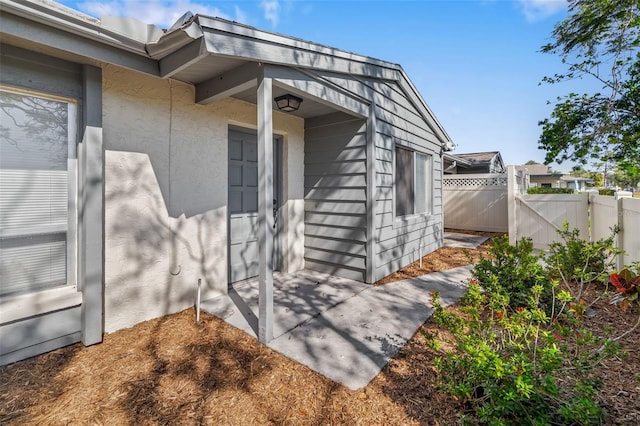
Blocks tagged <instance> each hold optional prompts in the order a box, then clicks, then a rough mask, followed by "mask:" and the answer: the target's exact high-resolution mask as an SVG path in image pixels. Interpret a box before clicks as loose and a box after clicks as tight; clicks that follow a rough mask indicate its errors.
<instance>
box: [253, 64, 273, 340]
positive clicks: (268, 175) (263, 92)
mask: <svg viewBox="0 0 640 426" xmlns="http://www.w3.org/2000/svg"><path fill="white" fill-rule="evenodd" d="M271 98H272V80H271V78H266V77H265V76H264V69H261V70H260V72H259V76H258V105H257V106H258V108H257V110H258V265H259V266H258V270H259V272H258V285H259V296H258V297H259V298H258V305H259V307H258V340H259V341H260V342H261V343H265V344H266V343H269V341H270V340H271V339H272V338H273V262H272V255H273V238H274V229H273V121H272V119H273V112H272V100H271Z"/></svg>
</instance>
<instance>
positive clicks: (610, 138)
mask: <svg viewBox="0 0 640 426" xmlns="http://www.w3.org/2000/svg"><path fill="white" fill-rule="evenodd" d="M552 36H553V42H552V43H549V44H547V45H545V46H543V47H542V51H543V52H545V53H551V54H557V55H560V56H561V57H562V61H563V63H565V64H566V65H567V67H568V69H567V72H566V73H564V74H556V75H555V76H553V77H545V78H544V80H543V81H544V82H546V83H551V84H555V83H559V82H562V81H567V80H573V79H582V78H588V79H595V81H597V82H598V83H599V84H601V87H602V89H601V91H600V92H597V93H584V94H578V93H570V94H568V95H566V96H564V97H561V98H558V99H557V101H558V103H557V104H556V105H555V108H554V110H553V112H552V114H551V117H550V118H548V119H545V120H543V121H541V122H540V125H541V126H542V135H541V136H540V140H539V147H540V148H541V149H544V150H546V151H547V154H546V157H545V161H546V162H547V163H550V162H552V161H556V162H558V163H561V162H562V161H564V160H572V161H578V162H581V163H583V164H585V163H586V162H587V161H588V160H589V159H603V158H605V157H606V158H608V159H611V160H615V161H622V162H635V164H636V166H637V165H638V163H639V160H638V159H639V158H640V1H639V0H570V1H569V16H568V17H567V18H566V19H565V20H564V21H562V22H560V23H559V24H558V25H556V27H555V29H554V31H553V33H552Z"/></svg>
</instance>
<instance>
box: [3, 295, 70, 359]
mask: <svg viewBox="0 0 640 426" xmlns="http://www.w3.org/2000/svg"><path fill="white" fill-rule="evenodd" d="M0 336H1V338H0V365H5V364H10V363H12V362H16V361H19V360H22V359H25V358H29V357H32V356H36V355H40V354H43V353H45V352H49V351H51V350H54V349H57V348H61V347H63V346H67V345H71V344H73V343H77V342H79V341H80V338H81V336H80V306H75V307H72V308H69V309H63V310H60V311H55V312H51V313H47V314H44V315H39V316H37V317H32V318H27V319H25V320H21V321H16V322H13V323H10V324H4V325H2V326H0Z"/></svg>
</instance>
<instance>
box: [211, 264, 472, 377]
mask: <svg viewBox="0 0 640 426" xmlns="http://www.w3.org/2000/svg"><path fill="white" fill-rule="evenodd" d="M471 268H472V267H471V266H464V267H460V268H455V269H450V270H448V271H442V272H435V273H431V274H428V275H424V276H422V277H419V278H412V279H407V280H402V281H397V282H394V283H390V284H386V285H383V286H378V287H373V286H370V285H367V284H363V283H360V282H357V281H352V280H347V279H344V278H338V277H335V276H331V275H327V274H322V273H318V272H313V271H307V270H303V271H299V272H297V273H295V274H282V273H276V274H274V295H273V299H274V339H273V340H272V341H271V342H270V343H269V347H271V348H273V349H274V350H276V351H278V352H280V353H281V354H283V355H285V356H287V357H288V358H291V359H293V360H296V361H298V362H300V363H302V364H305V365H306V366H308V367H309V368H311V369H313V370H315V371H317V372H318V373H320V374H322V375H324V376H326V377H329V378H330V379H332V380H334V381H336V382H338V383H341V384H343V385H344V386H346V387H348V388H350V389H359V388H361V387H363V386H366V385H367V384H368V383H369V382H370V381H371V380H372V379H373V378H374V377H375V376H376V375H377V374H378V373H379V372H380V370H382V368H383V367H384V366H385V365H386V363H387V362H388V361H389V359H390V358H391V357H393V356H394V355H395V354H396V352H397V351H398V350H399V349H400V348H402V346H404V345H405V343H406V342H407V341H408V340H409V339H410V338H411V337H412V336H413V335H414V334H415V332H416V330H417V329H418V327H419V326H420V325H421V324H422V323H424V322H425V321H426V320H427V318H429V316H431V314H432V312H433V309H432V307H431V304H430V295H429V294H430V292H431V291H433V290H437V291H439V292H440V295H441V299H442V303H443V305H449V304H451V303H454V302H455V301H456V300H457V299H458V298H459V297H460V296H461V295H462V294H463V293H464V291H465V288H466V286H465V283H466V282H467V281H468V279H469V278H470V276H471ZM202 309H204V310H206V311H208V312H209V313H211V314H213V315H216V316H218V317H221V318H223V319H224V320H225V321H226V322H227V323H229V324H231V325H233V326H235V327H237V328H240V329H241V330H244V331H245V332H247V333H249V334H251V335H253V336H255V335H256V330H257V328H258V319H257V312H258V284H257V280H250V281H247V282H244V283H241V285H234V287H233V289H230V291H229V295H228V296H221V297H218V298H215V299H211V300H207V301H204V302H203V303H202Z"/></svg>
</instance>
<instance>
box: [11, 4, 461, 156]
mask: <svg viewBox="0 0 640 426" xmlns="http://www.w3.org/2000/svg"><path fill="white" fill-rule="evenodd" d="M0 8H1V10H2V14H0V19H1V21H0V28H1V30H0V31H1V33H2V37H3V40H8V41H9V42H11V43H13V44H17V45H19V46H20V47H25V48H32V49H33V50H37V49H38V48H39V46H40V47H41V46H45V47H46V48H48V49H53V50H54V51H57V52H61V53H62V54H63V55H69V56H73V57H76V58H84V59H85V62H91V61H93V62H105V63H113V64H116V65H119V66H123V67H126V68H130V69H135V70H137V71H142V72H145V73H148V74H151V75H154V76H160V77H163V78H173V79H176V80H181V81H184V82H187V83H190V84H193V85H194V86H195V87H196V92H197V94H196V97H197V98H198V99H199V102H201V103H206V102H209V101H211V100H212V99H216V98H220V97H224V96H234V97H238V98H240V99H244V100H247V101H251V100H252V98H253V97H254V96H255V90H253V87H254V85H255V76H254V75H253V71H252V70H254V69H255V68H256V67H258V66H265V68H264V70H268V71H269V72H271V73H272V76H273V77H272V78H273V79H274V95H277V94H278V93H279V92H280V91H282V92H283V93H284V91H290V92H293V93H297V94H303V95H304V98H305V102H304V103H303V105H304V109H303V108H301V111H300V112H299V113H298V115H300V116H301V117H305V118H306V117H308V116H316V115H321V114H324V113H329V112H335V110H336V109H337V110H341V111H344V112H347V113H350V114H355V115H361V114H362V111H363V109H364V107H365V105H367V104H369V105H370V104H371V103H373V101H374V100H373V99H366V98H363V97H362V96H361V95H356V94H354V93H351V92H347V91H346V90H342V89H341V88H339V87H336V86H335V85H333V86H332V85H331V84H328V82H327V81H325V80H321V79H319V78H311V77H310V76H309V75H308V74H306V75H305V70H311V71H312V70H323V71H330V72H333V73H337V74H343V75H346V76H349V77H356V78H357V77H367V78H376V79H382V80H388V81H395V82H397V83H398V85H399V87H400V88H401V90H402V91H403V92H404V94H405V95H406V97H407V98H408V99H409V101H410V102H411V103H412V104H414V106H415V107H416V109H417V110H418V111H419V113H420V115H421V116H422V118H423V119H424V121H425V122H426V124H427V125H428V126H429V128H430V129H431V130H432V132H433V133H434V134H435V135H436V137H437V138H438V139H439V141H440V142H441V145H442V147H443V150H445V151H450V150H452V149H453V148H454V147H455V145H454V144H453V142H452V141H451V138H450V137H449V135H448V134H447V133H446V131H445V130H444V128H443V127H442V125H441V124H440V123H439V122H438V120H437V119H436V117H435V115H434V114H433V112H432V111H431V109H430V108H429V107H428V105H427V104H426V102H425V101H424V99H423V98H422V96H421V95H420V94H419V92H418V90H417V89H416V88H415V86H414V85H413V83H412V82H411V80H410V79H409V77H408V76H407V75H406V73H405V72H404V70H403V69H402V67H401V66H400V65H397V64H393V63H390V62H386V61H382V60H378V59H374V58H371V57H368V56H363V55H358V54H355V53H351V52H346V51H343V50H339V49H335V48H332V47H328V46H323V45H320V44H316V43H312V42H308V41H304V40H301V39H297V38H293V37H288V36H284V35H281V34H276V33H271V32H268V31H263V30H259V29H256V28H253V27H249V26H246V25H243V24H239V23H236V22H230V21H227V20H224V19H220V18H211V17H207V16H200V15H196V16H194V17H192V18H190V19H188V20H186V22H184V23H183V24H182V25H181V26H180V27H179V28H177V29H173V30H172V31H169V32H167V33H166V34H163V35H162V36H161V37H159V38H158V39H157V40H147V43H143V42H142V41H140V37H139V36H137V37H134V36H133V35H132V36H128V35H127V34H123V32H126V31H125V30H126V25H129V24H131V22H130V21H132V20H131V19H128V20H127V21H126V22H124V23H123V25H121V26H118V25H117V22H116V23H115V24H116V25H114V22H113V21H114V20H113V19H112V20H111V21H110V22H109V26H105V25H104V23H102V24H101V22H100V21H98V20H96V19H93V18H90V17H87V16H85V15H82V14H81V13H79V12H76V11H73V10H72V9H69V8H66V7H64V6H61V5H57V4H56V3H54V2H44V1H42V2H31V1H27V0H0ZM125 24H126V25H125ZM114 28H115V29H114ZM137 30H138V31H137V33H136V34H137V35H139V33H140V31H139V30H140V28H138V29H137ZM145 31H148V33H149V34H156V33H157V34H159V33H158V32H157V31H155V32H154V31H151V30H149V29H146V30H145ZM287 69H288V71H287ZM237 72H240V75H239V76H236V75H235V74H236V73H237ZM211 91H213V95H211ZM305 110H307V111H305Z"/></svg>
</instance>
